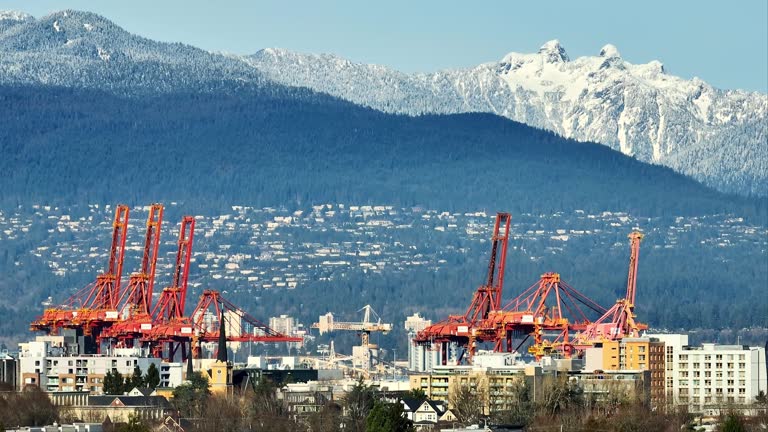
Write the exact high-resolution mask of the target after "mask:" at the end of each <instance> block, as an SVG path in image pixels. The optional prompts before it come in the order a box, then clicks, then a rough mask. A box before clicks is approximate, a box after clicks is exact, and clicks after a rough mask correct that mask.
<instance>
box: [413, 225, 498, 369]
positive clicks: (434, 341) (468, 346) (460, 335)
mask: <svg viewBox="0 0 768 432" xmlns="http://www.w3.org/2000/svg"><path fill="white" fill-rule="evenodd" d="M511 221H512V216H511V215H510V214H509V213H497V214H496V222H495V224H494V227H493V236H492V237H491V258H490V261H489V262H488V273H487V275H486V279H485V281H484V282H485V283H484V284H483V285H480V286H479V287H478V288H477V290H476V291H475V293H474V296H473V297H472V302H471V303H470V305H469V308H468V309H467V311H466V312H465V313H464V315H451V316H449V317H448V318H447V319H445V320H443V321H440V322H437V323H435V324H432V325H431V326H429V327H427V328H425V329H424V330H422V331H420V332H419V333H418V334H417V335H416V337H415V338H414V339H413V343H416V344H418V345H423V346H426V347H427V348H428V349H437V350H439V352H440V364H448V351H449V349H450V346H451V344H456V345H457V346H459V347H463V348H464V351H463V352H462V354H461V356H460V357H459V359H458V360H459V361H461V358H462V357H463V356H464V354H465V353H466V354H467V355H468V357H469V360H470V361H471V358H472V356H473V355H474V353H475V349H476V345H475V342H476V338H475V328H476V327H477V325H478V324H479V323H480V322H481V321H483V320H485V319H487V318H488V316H489V315H490V314H491V313H492V312H493V311H496V310H499V309H500V307H501V296H502V290H503V286H504V267H505V265H506V259H507V244H508V241H509V227H510V223H511Z"/></svg>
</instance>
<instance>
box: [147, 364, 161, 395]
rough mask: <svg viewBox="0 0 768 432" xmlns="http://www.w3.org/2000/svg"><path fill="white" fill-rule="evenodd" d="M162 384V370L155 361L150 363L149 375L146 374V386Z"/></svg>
mask: <svg viewBox="0 0 768 432" xmlns="http://www.w3.org/2000/svg"><path fill="white" fill-rule="evenodd" d="M159 385H160V371H158V370H157V367H155V364H154V363H150V364H149V367H148V368H147V375H146V376H144V386H145V387H149V388H151V389H155V388H157V386H159Z"/></svg>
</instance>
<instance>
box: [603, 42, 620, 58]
mask: <svg viewBox="0 0 768 432" xmlns="http://www.w3.org/2000/svg"><path fill="white" fill-rule="evenodd" d="M599 55H600V57H605V58H621V54H620V53H619V49H618V48H616V46H615V45H612V44H605V45H604V46H603V47H602V48H600V54H599Z"/></svg>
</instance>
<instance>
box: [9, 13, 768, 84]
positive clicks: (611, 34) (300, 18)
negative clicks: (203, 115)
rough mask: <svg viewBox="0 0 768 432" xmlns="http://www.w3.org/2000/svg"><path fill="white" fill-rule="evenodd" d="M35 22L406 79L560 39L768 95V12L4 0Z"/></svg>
mask: <svg viewBox="0 0 768 432" xmlns="http://www.w3.org/2000/svg"><path fill="white" fill-rule="evenodd" d="M0 9H11V10H18V11H23V12H26V13H29V14H32V15H34V16H35V17H37V18H40V17H42V16H45V15H47V14H49V13H51V12H54V11H58V10H63V9H77V10H85V11H90V12H95V13H98V14H100V15H103V16H105V17H106V18H108V19H110V20H112V21H114V22H115V23H116V24H117V25H119V26H121V27H123V28H125V29H126V30H128V31H129V32H131V33H135V34H138V35H141V36H144V37H147V38H151V39H155V40H159V41H165V42H183V43H186V44H190V45H193V46H196V47H199V48H202V49H205V50H209V51H221V52H229V53H235V54H252V53H254V52H256V51H258V50H260V49H263V48H270V47H279V48H285V49H289V50H293V51H299V52H306V53H331V54H336V55H339V56H341V57H344V58H347V59H349V60H351V61H354V62H359V63H374V64H381V65H385V66H388V67H392V68H394V69H397V70H400V71H403V72H431V71H436V70H441V69H456V68H466V67H472V66H476V65H478V64H480V63H485V62H492V61H496V60H499V59H501V58H502V57H503V56H504V55H505V54H507V53H508V52H511V51H516V52H535V51H536V50H537V49H538V48H539V47H540V46H541V45H542V44H543V43H545V42H546V41H548V40H551V39H558V40H560V42H561V44H562V45H563V47H564V48H565V49H566V51H567V52H568V54H569V56H570V57H571V58H572V59H573V58H577V57H581V56H584V55H597V54H598V52H599V51H600V48H601V47H602V46H603V45H605V44H608V43H610V44H613V45H615V46H616V47H617V48H618V49H619V51H620V52H621V54H622V57H624V59H626V60H627V61H629V62H630V63H635V64H638V63H647V62H649V61H651V60H659V61H661V62H662V63H664V65H665V67H666V69H667V70H668V71H669V73H670V74H673V75H678V76H681V77H683V78H686V79H690V78H692V77H694V76H697V77H699V78H701V79H703V80H705V81H707V82H708V83H710V84H712V85H714V86H715V87H718V88H723V89H743V90H750V91H759V92H762V93H766V92H768V78H767V77H768V2H765V1H740V2H735V3H734V2H728V3H725V2H695V3H694V2H662V1H659V0H653V1H647V2H643V3H642V4H632V5H627V4H605V3H603V4H598V3H596V2H595V3H588V6H585V5H584V3H574V2H566V1H555V2H549V3H548V4H547V5H540V4H533V3H525V4H522V3H516V2H502V1H493V2H486V3H482V6H478V5H476V4H469V3H464V2H413V3H406V2H404V1H399V0H398V1H389V2H381V3H368V2H355V1H348V0H344V1H339V2H333V3H322V2H300V3H299V2H297V3H293V2H292V3H286V2H273V1H270V2H246V1H239V0H238V1H229V2H226V3H224V4H214V3H210V2H203V1H197V0H195V1H185V2H181V1H178V0H173V1H162V2H149V1H146V0H136V1H132V2H96V1H87V0H65V1H61V0H38V1H35V2H28V1H23V0H4V1H0Z"/></svg>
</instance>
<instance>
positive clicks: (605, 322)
mask: <svg viewBox="0 0 768 432" xmlns="http://www.w3.org/2000/svg"><path fill="white" fill-rule="evenodd" d="M628 237H629V241H630V250H629V271H628V273H627V292H626V294H625V295H624V298H621V299H618V300H616V303H615V304H614V305H613V306H612V307H611V308H610V309H608V311H607V312H606V313H605V314H603V316H601V317H600V318H598V319H597V320H596V321H595V322H594V323H591V324H590V325H588V326H587V327H586V329H585V330H584V331H583V332H582V333H580V334H579V335H577V336H576V345H577V346H578V347H579V348H585V347H589V346H592V345H593V344H594V343H596V342H601V341H603V340H606V339H607V340H616V339H621V338H623V337H637V336H639V335H640V331H641V330H645V329H647V328H648V326H647V325H646V324H642V323H638V322H637V321H635V317H636V315H635V297H636V295H637V269H638V263H639V261H640V242H641V241H642V240H643V237H644V236H643V234H642V233H640V232H638V231H633V232H632V233H630V234H629V236H628Z"/></svg>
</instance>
